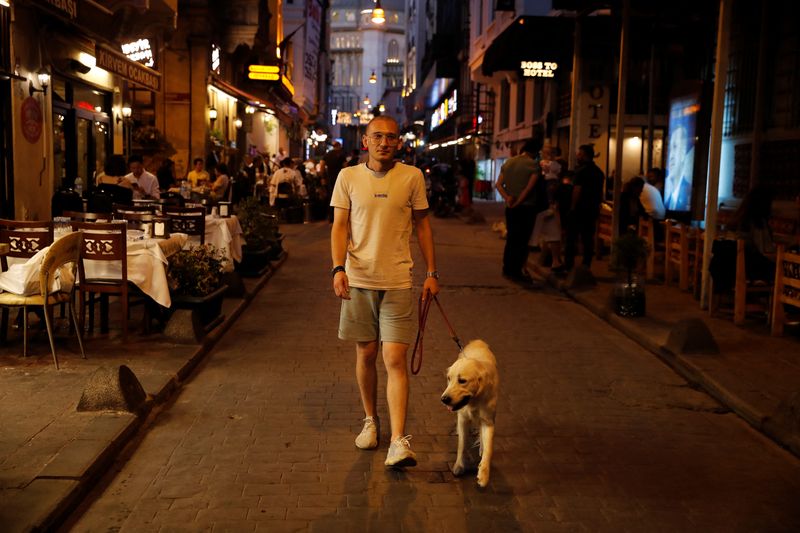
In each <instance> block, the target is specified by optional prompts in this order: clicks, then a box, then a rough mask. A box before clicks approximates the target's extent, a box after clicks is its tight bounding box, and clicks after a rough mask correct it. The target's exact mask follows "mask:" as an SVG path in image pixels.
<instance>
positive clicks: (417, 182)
mask: <svg viewBox="0 0 800 533" xmlns="http://www.w3.org/2000/svg"><path fill="white" fill-rule="evenodd" d="M337 184H338V182H337ZM411 208H412V209H413V210H414V211H422V210H423V209H428V194H427V191H426V190H425V178H423V177H422V171H420V170H419V169H416V172H415V175H414V181H413V183H412V186H411Z"/></svg>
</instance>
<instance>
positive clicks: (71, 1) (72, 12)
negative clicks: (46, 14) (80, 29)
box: [39, 0, 78, 20]
mask: <svg viewBox="0 0 800 533" xmlns="http://www.w3.org/2000/svg"><path fill="white" fill-rule="evenodd" d="M39 3H40V4H45V5H47V6H49V7H51V8H53V9H55V10H56V11H58V12H59V13H60V14H62V15H66V16H68V17H69V18H70V19H72V20H75V19H76V18H78V0H39Z"/></svg>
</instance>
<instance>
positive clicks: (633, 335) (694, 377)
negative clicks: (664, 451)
mask: <svg viewBox="0 0 800 533" xmlns="http://www.w3.org/2000/svg"><path fill="white" fill-rule="evenodd" d="M527 266H528V269H530V270H532V271H534V272H536V274H537V275H538V276H539V277H541V278H542V279H543V280H544V281H545V283H547V284H548V285H550V286H551V287H553V288H555V289H557V290H558V291H560V292H561V293H562V294H564V295H566V296H568V297H569V298H570V299H572V300H573V301H575V302H576V303H578V304H580V305H582V306H583V307H584V308H586V309H587V310H589V311H590V312H591V313H593V314H594V315H596V316H597V317H599V318H601V319H603V320H605V321H606V322H607V323H608V324H610V325H611V326H613V327H614V328H615V329H617V330H618V331H620V332H621V333H623V334H625V335H626V336H627V337H628V338H630V339H631V340H633V341H634V342H636V343H637V344H639V345H640V346H641V347H642V348H644V349H646V350H648V351H649V352H651V353H653V354H654V355H655V356H656V357H658V358H659V359H660V360H661V361H663V362H664V363H665V364H667V365H668V366H669V367H670V368H671V369H673V370H674V371H675V372H676V373H677V374H678V375H680V376H681V377H682V378H683V379H685V380H686V381H688V382H689V383H690V384H691V385H692V386H694V387H697V388H699V389H700V390H702V391H703V392H705V393H706V394H708V395H709V396H711V397H712V398H714V399H715V400H716V401H718V402H719V403H720V404H722V405H723V406H724V407H726V408H727V409H729V410H730V411H731V412H733V413H735V414H736V415H737V416H739V417H740V418H741V419H742V420H744V421H745V422H747V423H748V424H749V425H750V426H752V427H753V428H754V429H755V430H757V431H758V432H760V433H761V434H763V435H764V436H766V437H767V438H769V439H770V440H772V441H773V442H775V443H776V444H778V445H779V446H781V447H782V448H785V449H786V450H788V451H789V452H791V453H792V454H794V455H795V456H797V457H800V443H798V442H795V440H796V439H792V438H788V436H787V433H788V434H789V435H791V432H787V431H782V430H781V429H780V428H775V427H772V426H771V425H770V424H768V423H765V422H767V421H769V420H770V417H769V415H768V414H767V413H764V412H762V411H761V410H759V409H757V408H755V407H753V406H752V405H750V404H749V403H747V402H746V401H745V400H743V399H742V398H740V397H739V396H738V395H737V394H736V393H735V392H733V391H731V390H730V389H728V388H726V387H725V386H723V385H722V384H721V383H719V382H718V381H717V380H716V379H714V377H713V376H711V375H710V374H708V373H706V372H705V371H703V369H702V368H700V367H698V366H697V365H696V364H694V362H693V361H692V360H691V359H690V358H688V357H687V356H684V355H680V354H676V353H673V352H672V351H671V350H669V349H668V348H667V347H666V346H665V345H663V344H660V343H658V342H656V341H653V340H652V339H650V338H649V337H647V335H643V334H642V333H640V332H639V331H637V330H636V329H635V328H632V327H630V325H629V324H628V323H627V321H626V320H625V319H623V318H621V317H619V316H617V315H616V314H614V313H613V312H612V311H611V310H610V309H608V308H607V307H605V306H602V305H596V304H595V303H594V302H591V301H589V299H587V298H584V297H583V296H582V295H581V294H580V292H578V291H573V290H570V289H567V288H565V287H564V286H563V283H561V280H560V279H559V278H557V277H556V276H555V275H553V274H552V273H551V272H550V271H549V269H544V268H542V267H541V266H540V265H538V264H536V263H535V261H529V262H528V265H527Z"/></svg>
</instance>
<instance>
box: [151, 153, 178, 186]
mask: <svg viewBox="0 0 800 533" xmlns="http://www.w3.org/2000/svg"><path fill="white" fill-rule="evenodd" d="M156 179H157V180H158V188H159V190H162V191H168V190H169V189H170V187H173V186H174V185H175V161H173V160H172V159H169V158H167V159H164V160H163V161H161V165H160V166H159V167H158V170H156Z"/></svg>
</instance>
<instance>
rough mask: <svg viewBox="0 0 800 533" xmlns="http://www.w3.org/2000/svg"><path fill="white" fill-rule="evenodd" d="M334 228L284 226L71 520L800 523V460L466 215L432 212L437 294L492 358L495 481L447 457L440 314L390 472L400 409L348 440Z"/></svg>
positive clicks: (267, 525) (348, 353)
mask: <svg viewBox="0 0 800 533" xmlns="http://www.w3.org/2000/svg"><path fill="white" fill-rule="evenodd" d="M484 207H485V208H486V209H487V212H488V214H489V218H490V220H489V222H491V221H492V219H491V217H492V216H494V214H496V213H497V212H499V211H498V210H497V209H496V207H493V206H482V208H484ZM493 213H494V214H493ZM328 230H329V228H328V225H327V224H326V223H316V224H310V225H303V226H295V227H291V228H287V231H286V233H287V241H286V242H287V247H288V248H289V250H290V254H291V255H290V258H289V260H288V261H287V264H286V265H284V267H283V268H282V269H281V270H280V271H279V272H278V273H277V274H276V275H275V276H274V277H273V278H272V279H271V280H270V283H269V284H268V285H267V286H266V287H265V288H264V289H263V290H262V291H261V292H259V293H258V295H257V296H256V298H255V299H254V300H253V302H252V304H251V306H250V308H249V309H248V312H247V313H245V314H243V315H242V316H241V317H240V318H239V320H237V322H236V323H235V324H234V325H233V326H232V328H231V329H230V330H229V332H228V333H227V334H226V335H225V337H224V338H223V339H222V340H221V341H220V342H219V343H218V344H217V345H216V346H215V348H214V350H213V351H212V353H211V355H210V356H209V357H207V358H206V359H205V360H204V361H203V362H202V364H201V365H200V366H199V367H198V368H197V370H196V372H195V373H194V374H193V376H192V378H191V380H190V381H188V382H187V383H186V384H185V385H184V386H183V387H182V388H181V390H180V392H179V394H178V395H177V397H176V398H175V400H174V402H173V403H172V404H171V405H170V406H169V408H168V409H165V410H164V411H163V412H162V413H161V414H160V416H158V418H156V419H155V422H154V423H153V424H152V426H151V427H149V428H148V431H147V432H146V433H145V434H143V435H142V437H141V439H137V441H135V442H134V443H133V444H132V445H131V446H130V447H129V448H128V450H126V453H125V460H124V461H120V462H119V463H118V464H117V465H116V466H115V468H114V469H113V472H112V473H111V474H109V475H108V476H107V477H106V479H105V480H104V482H103V483H102V484H101V485H100V486H99V487H98V489H97V490H96V491H95V492H93V494H92V495H91V498H89V499H88V500H87V502H86V504H85V505H84V506H82V507H81V509H80V510H79V512H77V513H75V515H74V516H73V517H72V519H71V520H70V522H69V523H68V524H67V525H66V526H65V529H69V530H72V531H137V532H138V531H256V530H257V531H307V530H310V531H414V532H417V531H443V532H449V531H454V532H455V531H458V532H461V531H476V532H477V531H504V532H505V531H614V532H618V531H725V532H729V531H796V530H798V529H800V507H799V506H798V505H797V502H798V501H800V461H798V459H797V458H796V457H794V456H793V455H791V454H789V453H787V452H786V451H785V450H783V449H782V448H780V447H778V446H776V445H775V444H774V443H773V442H772V441H771V440H769V439H766V438H764V437H763V436H762V435H761V434H760V433H758V432H756V431H754V430H753V429H752V428H751V427H750V426H749V425H747V424H746V423H744V422H743V421H742V420H741V419H740V418H739V417H737V416H736V415H734V414H732V413H731V412H730V411H729V410H728V409H727V408H726V407H725V406H723V405H721V404H719V403H718V402H717V401H715V400H714V399H712V398H711V397H709V396H708V395H706V394H704V393H702V392H699V391H697V390H695V389H694V388H693V387H691V386H690V385H689V384H688V383H687V382H686V380H684V379H683V378H681V377H679V376H678V375H676V373H675V372H674V371H672V370H671V369H670V368H668V367H667V366H666V365H664V364H663V363H662V362H661V361H660V360H659V359H658V358H657V357H654V356H653V354H652V353H651V352H649V351H648V350H646V349H643V348H642V347H641V346H639V345H638V344H637V343H635V342H633V341H632V340H631V339H630V338H628V337H627V336H626V335H624V334H622V333H620V332H619V331H617V330H616V329H615V328H613V327H610V326H609V325H608V324H607V323H606V322H604V321H602V320H600V319H598V318H597V317H596V316H594V315H593V314H592V313H591V312H588V311H587V310H586V309H584V307H583V306H581V305H578V304H576V303H575V302H574V301H573V300H572V299H569V298H565V297H564V296H563V295H562V294H561V293H559V292H557V291H554V290H551V289H545V290H538V291H535V290H525V289H523V288H521V287H518V286H516V285H514V284H511V283H509V282H507V281H506V280H504V279H503V278H502V277H501V276H500V257H501V249H502V245H503V242H502V241H501V240H499V239H498V237H497V235H496V234H494V233H492V232H491V229H490V225H489V224H482V225H467V224H464V222H462V221H460V220H458V219H445V220H439V219H436V220H434V232H435V235H436V241H437V254H438V258H439V261H438V263H439V264H438V266H439V270H440V271H441V272H442V276H443V277H442V282H443V285H444V287H443V291H442V295H441V298H440V300H441V302H442V304H443V306H444V307H445V309H446V310H447V313H448V317H449V318H450V320H451V322H452V323H453V325H454V327H455V328H456V330H457V332H458V333H459V334H460V335H461V336H462V338H463V339H465V340H466V339H470V338H474V337H480V338H483V339H485V340H486V341H487V342H488V343H489V344H490V345H491V346H492V348H493V350H494V351H495V353H496V355H497V358H498V361H499V368H500V377H501V394H500V400H499V402H498V406H499V407H498V420H497V436H496V440H495V449H496V451H495V456H494V462H493V471H492V479H491V483H490V486H489V487H488V488H487V489H486V490H479V489H478V488H477V486H476V484H475V481H474V477H473V476H472V475H469V476H467V477H464V478H461V479H457V478H454V477H453V476H452V474H450V472H449V467H450V465H451V464H452V461H453V459H454V456H455V444H456V439H455V435H454V417H453V415H452V414H451V413H448V412H447V411H446V410H445V409H444V407H443V406H442V405H441V404H440V402H439V396H440V394H441V391H442V389H443V387H444V372H445V369H446V367H447V366H448V365H449V364H450V362H451V361H452V360H453V359H455V357H456V352H457V350H456V348H455V346H454V344H453V343H452V341H451V340H450V339H449V337H448V335H447V331H446V328H445V326H444V323H443V321H442V320H441V319H440V318H439V317H438V316H437V312H436V311H433V312H432V314H431V318H430V320H429V324H428V325H429V328H430V329H429V331H428V332H427V333H426V352H425V360H424V361H423V367H422V371H421V373H420V374H419V375H418V376H414V377H412V378H411V404H410V409H409V416H408V424H407V431H408V432H409V433H411V434H413V439H412V441H411V442H412V445H413V447H414V449H415V450H416V451H417V453H418V457H419V465H418V466H417V467H415V468H411V469H407V470H405V471H402V472H397V471H393V470H386V469H385V468H384V466H383V460H384V457H385V453H386V449H387V443H386V442H385V439H386V438H387V426H388V424H386V423H384V425H383V426H384V427H383V432H382V435H381V436H382V438H383V441H382V442H381V445H380V448H379V449H378V450H377V451H362V450H358V449H356V448H355V447H354V445H353V438H354V436H355V434H356V432H357V430H358V428H359V427H360V418H361V417H362V416H363V413H362V412H361V410H360V407H359V400H358V389H357V386H356V383H355V379H354V375H353V374H354V364H353V363H354V361H353V359H354V358H353V347H352V346H351V345H350V343H343V342H340V341H338V340H337V339H336V326H337V316H338V302H337V300H336V298H335V297H334V296H333V295H332V293H331V290H330V276H329V273H328V272H329V267H330V259H329V251H328V250H329V244H328ZM418 281H420V280H418ZM379 369H380V370H379V376H380V378H379V379H380V383H381V386H380V389H379V412H380V414H381V415H382V416H383V417H384V421H385V422H387V421H388V420H387V419H386V416H387V415H386V405H385V400H384V398H383V396H384V390H385V389H384V385H385V372H384V371H383V369H382V368H381V366H380V365H379Z"/></svg>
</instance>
